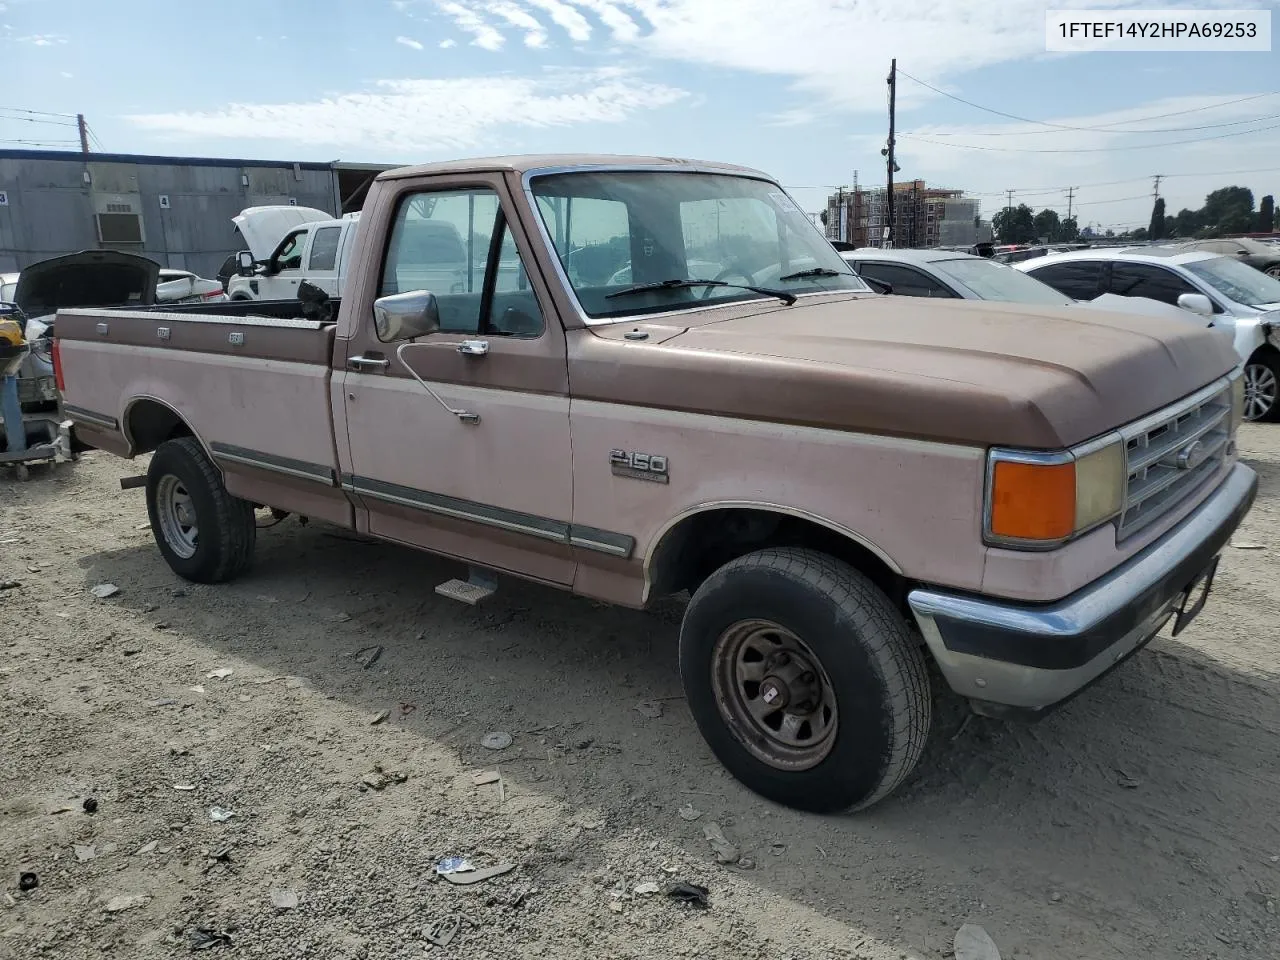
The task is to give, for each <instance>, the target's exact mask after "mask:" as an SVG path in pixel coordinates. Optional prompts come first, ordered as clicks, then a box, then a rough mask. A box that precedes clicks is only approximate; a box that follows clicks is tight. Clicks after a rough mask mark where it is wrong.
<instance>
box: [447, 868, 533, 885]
mask: <svg viewBox="0 0 1280 960" xmlns="http://www.w3.org/2000/svg"><path fill="white" fill-rule="evenodd" d="M515 868H516V865H515V864H514V863H499V864H497V865H496V866H492V867H485V868H483V869H481V870H476V869H475V868H472V869H471V870H457V871H454V872H452V873H444V874H441V876H442V877H444V878H445V879H446V880H448V881H449V882H450V883H453V884H457V885H458V886H471V884H473V883H482V882H483V881H485V880H492V879H493V878H494V877H500V876H502V875H503V874H504V873H510V872H511V871H512V870H514V869H515Z"/></svg>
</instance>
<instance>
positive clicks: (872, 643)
mask: <svg viewBox="0 0 1280 960" xmlns="http://www.w3.org/2000/svg"><path fill="white" fill-rule="evenodd" d="M770 651H773V652H770ZM680 674H681V679H682V680H683V682H684V688H685V694H686V696H687V698H688V702H689V708H690V710H691V711H692V712H693V716H694V719H695V720H696V721H697V724H698V728H699V729H700V730H701V732H702V735H703V737H704V738H705V739H706V741H707V743H708V744H709V745H710V747H711V749H712V751H713V752H714V753H715V755H716V756H717V758H719V760H720V762H721V763H723V764H724V765H725V767H726V768H727V769H728V770H729V772H730V773H732V774H733V775H734V776H735V777H736V778H737V779H738V780H740V781H741V782H742V783H743V784H745V785H746V786H748V787H749V788H751V789H752V790H754V791H755V792H757V793H759V794H761V795H763V796H765V797H768V798H769V799H771V800H775V801H777V802H778V803H782V804H785V805H787V806H789V807H796V808H799V809H802V810H811V811H815V812H819V813H831V812H835V811H841V810H858V809H864V808H866V807H869V806H871V805H872V804H874V803H876V802H877V801H879V800H882V799H883V798H884V797H886V796H888V795H889V794H890V793H891V792H892V791H893V790H894V789H895V788H896V787H897V786H898V785H899V784H901V783H902V781H903V780H905V779H906V777H907V776H908V775H909V774H910V773H911V771H912V770H913V769H914V768H915V766H916V764H917V762H918V761H919V759H920V756H921V754H922V753H923V751H924V746H925V740H926V739H927V737H928V733H929V721H930V715H931V703H930V699H929V681H928V673H927V671H926V669H925V662H924V657H923V655H922V653H921V651H920V646H919V644H917V643H916V642H914V640H913V639H912V636H911V634H910V633H909V632H908V630H907V625H906V621H905V620H904V618H903V617H902V615H901V614H900V613H899V612H898V611H897V610H896V609H894V607H893V605H892V604H891V603H890V602H889V600H888V598H887V597H886V596H885V595H884V594H883V593H882V592H881V591H880V590H879V589H878V588H877V587H876V586H875V585H874V584H872V583H871V581H870V580H868V579H867V578H866V577H865V576H863V575H862V574H861V573H859V572H858V571H856V570H854V569H853V568H852V567H850V566H849V565H848V564H845V563H843V562H842V561H839V560H836V559H835V558H833V557H830V556H827V555H826V554H822V553H819V552H817V551H814V550H807V549H767V550H761V551H759V552H757V553H752V554H748V555H747V556H744V557H740V558H739V559H737V560H734V561H732V562H730V563H728V564H726V565H725V566H723V567H721V568H720V569H719V570H717V571H716V572H715V573H714V574H712V575H711V577H710V578H708V579H707V581H706V582H705V583H703V584H702V586H701V587H699V588H698V591H697V592H696V593H695V594H694V596H693V599H692V600H691V601H690V603H689V606H688V609H687V610H686V612H685V617H684V623H683V625H682V626H681V629H680ZM779 704H781V705H782V706H781V707H779V706H778V705H779ZM788 708H790V709H788Z"/></svg>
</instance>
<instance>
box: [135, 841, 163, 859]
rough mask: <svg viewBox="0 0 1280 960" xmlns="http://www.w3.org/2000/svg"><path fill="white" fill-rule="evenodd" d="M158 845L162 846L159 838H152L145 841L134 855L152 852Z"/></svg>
mask: <svg viewBox="0 0 1280 960" xmlns="http://www.w3.org/2000/svg"><path fill="white" fill-rule="evenodd" d="M158 846H160V841H159V840H151V841H149V842H147V843H144V844H143V845H142V846H140V847H139V848H138V849H137V852H135V853H134V856H135V857H136V856H141V855H142V854H144V853H150V852H151V851H152V850H154V849H155V848H156V847H158Z"/></svg>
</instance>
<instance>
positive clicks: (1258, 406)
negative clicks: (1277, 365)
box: [1244, 363, 1280, 420]
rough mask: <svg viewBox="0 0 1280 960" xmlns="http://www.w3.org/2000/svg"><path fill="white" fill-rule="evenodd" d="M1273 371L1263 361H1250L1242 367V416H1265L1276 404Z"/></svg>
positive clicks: (1276, 384) (1275, 385)
mask: <svg viewBox="0 0 1280 960" xmlns="http://www.w3.org/2000/svg"><path fill="white" fill-rule="evenodd" d="M1278 386H1280V384H1278V383H1277V381H1276V375H1275V371H1274V370H1272V369H1271V368H1270V367H1269V366H1267V365H1266V364H1265V363H1251V364H1249V365H1248V366H1246V367H1245V368H1244V418H1245V419H1246V420H1257V419H1259V418H1261V417H1265V416H1266V415H1267V414H1268V413H1270V412H1271V409H1272V408H1273V407H1274V406H1275V405H1276V394H1277V387H1278Z"/></svg>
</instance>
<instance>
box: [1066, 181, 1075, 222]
mask: <svg viewBox="0 0 1280 960" xmlns="http://www.w3.org/2000/svg"><path fill="white" fill-rule="evenodd" d="M1075 198H1076V188H1075V187H1067V219H1068V220H1070V219H1071V204H1072V202H1073V201H1074V200H1075Z"/></svg>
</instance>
